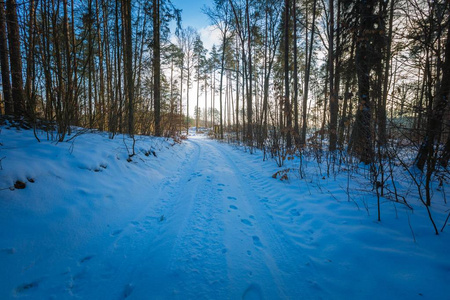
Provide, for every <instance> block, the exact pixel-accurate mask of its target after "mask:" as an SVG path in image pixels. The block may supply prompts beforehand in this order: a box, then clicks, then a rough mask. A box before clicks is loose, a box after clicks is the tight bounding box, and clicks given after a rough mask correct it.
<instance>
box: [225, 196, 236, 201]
mask: <svg viewBox="0 0 450 300" xmlns="http://www.w3.org/2000/svg"><path fill="white" fill-rule="evenodd" d="M227 199H228V200H236V197H231V196H228V197H227Z"/></svg>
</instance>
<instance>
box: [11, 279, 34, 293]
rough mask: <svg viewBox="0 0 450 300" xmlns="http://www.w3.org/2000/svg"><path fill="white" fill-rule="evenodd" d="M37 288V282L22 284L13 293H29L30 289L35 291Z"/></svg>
mask: <svg viewBox="0 0 450 300" xmlns="http://www.w3.org/2000/svg"><path fill="white" fill-rule="evenodd" d="M38 286H39V281H33V282H30V283H24V284H21V285H19V286H18V287H16V289H15V292H16V294H19V293H24V292H27V291H29V290H31V289H35V288H37V287H38Z"/></svg>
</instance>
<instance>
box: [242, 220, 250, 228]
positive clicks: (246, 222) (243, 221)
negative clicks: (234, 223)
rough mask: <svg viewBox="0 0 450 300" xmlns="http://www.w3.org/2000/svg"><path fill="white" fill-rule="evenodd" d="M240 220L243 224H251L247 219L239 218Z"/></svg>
mask: <svg viewBox="0 0 450 300" xmlns="http://www.w3.org/2000/svg"><path fill="white" fill-rule="evenodd" d="M241 222H242V223H244V224H245V225H248V226H252V222H250V221H249V220H247V219H241Z"/></svg>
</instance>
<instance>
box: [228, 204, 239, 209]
mask: <svg viewBox="0 0 450 300" xmlns="http://www.w3.org/2000/svg"><path fill="white" fill-rule="evenodd" d="M230 208H231V209H238V208H237V207H236V206H234V205H230Z"/></svg>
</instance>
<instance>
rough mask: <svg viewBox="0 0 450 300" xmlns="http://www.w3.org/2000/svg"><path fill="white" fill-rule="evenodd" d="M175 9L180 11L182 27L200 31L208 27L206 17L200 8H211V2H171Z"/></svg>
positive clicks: (208, 0)
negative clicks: (190, 27)
mask: <svg viewBox="0 0 450 300" xmlns="http://www.w3.org/2000/svg"><path fill="white" fill-rule="evenodd" d="M172 3H173V4H174V5H175V7H176V8H179V9H182V10H183V11H182V13H181V16H182V24H183V27H188V26H192V27H194V28H196V29H198V30H199V29H201V28H204V27H207V26H208V25H209V20H208V17H207V16H206V15H205V14H203V12H202V7H204V6H205V5H206V6H211V5H212V3H213V1H212V0H193V1H189V0H172Z"/></svg>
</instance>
